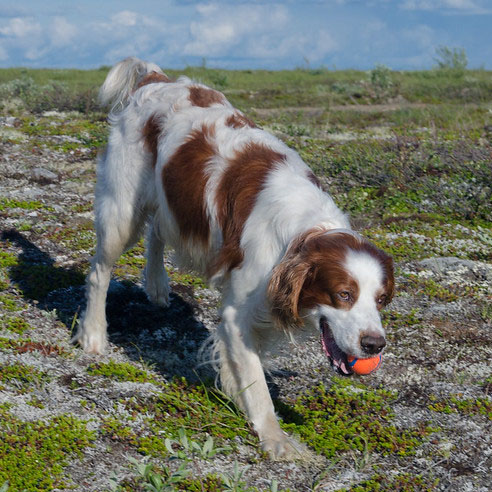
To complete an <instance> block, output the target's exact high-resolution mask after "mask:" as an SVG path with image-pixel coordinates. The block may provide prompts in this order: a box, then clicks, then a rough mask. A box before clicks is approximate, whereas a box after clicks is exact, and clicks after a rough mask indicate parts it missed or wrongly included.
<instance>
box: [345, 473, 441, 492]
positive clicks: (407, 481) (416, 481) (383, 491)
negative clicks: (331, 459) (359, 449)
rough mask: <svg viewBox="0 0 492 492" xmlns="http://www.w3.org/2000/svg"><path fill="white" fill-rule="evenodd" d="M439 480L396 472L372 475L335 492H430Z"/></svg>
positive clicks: (435, 487) (434, 488) (435, 488)
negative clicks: (389, 475) (386, 474)
mask: <svg viewBox="0 0 492 492" xmlns="http://www.w3.org/2000/svg"><path fill="white" fill-rule="evenodd" d="M438 484H439V480H438V479H434V478H432V477H428V476H426V477H423V476H422V475H413V474H411V473H398V474H396V475H393V476H391V477H387V476H384V475H380V474H378V475H374V477H372V478H370V479H369V480H364V481H363V482H361V483H359V484H358V485H355V486H353V487H350V489H342V490H339V491H337V492H395V491H398V492H414V491H419V492H432V491H436V490H438V488H437V487H438Z"/></svg>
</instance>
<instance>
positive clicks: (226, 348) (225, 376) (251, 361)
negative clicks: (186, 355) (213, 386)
mask: <svg viewBox="0 0 492 492" xmlns="http://www.w3.org/2000/svg"><path fill="white" fill-rule="evenodd" d="M246 314H247V313H243V312H241V310H238V309H237V308H236V307H234V306H227V307H225V308H224V310H223V314H222V324H221V326H220V328H219V333H218V337H219V350H220V364H221V368H220V378H221V383H222V386H223V389H224V391H225V392H226V393H227V394H229V396H231V397H232V398H233V399H234V400H235V401H236V402H237V403H238V405H239V406H240V407H241V409H242V410H243V411H244V412H245V413H246V415H247V417H248V419H249V420H250V422H251V423H252V424H253V427H254V429H255V431H256V432H257V433H258V436H259V438H260V443H261V448H262V449H263V451H265V452H267V453H268V454H269V455H270V457H272V458H273V459H293V458H299V457H300V456H301V454H302V453H303V452H304V451H305V448H304V447H303V446H301V445H300V444H299V443H298V442H296V441H295V440H294V439H292V438H290V437H289V436H288V435H287V434H286V433H285V432H284V431H283V430H282V429H281V428H280V425H279V423H278V420H277V417H276V415H275V410H274V407H273V402H272V399H271V397H270V392H269V391H268V386H267V383H266V380H265V374H264V372H263V367H262V365H261V360H260V357H259V355H258V351H257V348H256V343H257V342H256V340H255V338H254V332H253V330H252V329H251V321H250V320H248V319H246V318H247V315H246Z"/></svg>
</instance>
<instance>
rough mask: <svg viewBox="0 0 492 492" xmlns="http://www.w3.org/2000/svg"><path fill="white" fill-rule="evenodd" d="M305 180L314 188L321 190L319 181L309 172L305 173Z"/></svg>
mask: <svg viewBox="0 0 492 492" xmlns="http://www.w3.org/2000/svg"><path fill="white" fill-rule="evenodd" d="M307 179H309V181H311V183H313V185H314V186H317V187H318V188H319V189H320V190H321V189H322V187H321V183H320V181H319V179H318V178H317V176H316V175H315V174H314V173H313V172H312V171H311V170H309V171H308V172H307Z"/></svg>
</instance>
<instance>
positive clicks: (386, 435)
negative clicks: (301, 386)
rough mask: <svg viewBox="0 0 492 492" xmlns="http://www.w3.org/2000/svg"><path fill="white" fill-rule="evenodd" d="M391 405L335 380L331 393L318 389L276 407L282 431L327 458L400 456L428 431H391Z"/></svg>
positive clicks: (384, 394)
mask: <svg viewBox="0 0 492 492" xmlns="http://www.w3.org/2000/svg"><path fill="white" fill-rule="evenodd" d="M395 399H396V394H394V393H391V392H389V391H384V390H368V389H366V388H365V387H364V386H361V385H359V386H353V385H352V384H351V383H347V382H345V381H344V380H342V379H340V378H336V381H335V384H334V385H333V386H332V387H331V388H329V389H327V388H325V387H324V386H323V385H319V386H317V387H315V388H313V389H311V390H309V391H307V392H306V393H304V394H303V395H301V396H300V397H299V398H297V399H296V400H295V401H293V402H292V407H290V406H287V405H285V404H282V403H280V402H276V403H277V410H278V411H279V413H280V415H281V417H282V420H283V422H282V427H283V428H284V429H285V430H286V431H288V432H291V433H293V434H298V435H299V436H300V437H301V438H302V439H303V440H304V441H306V442H308V443H309V444H310V446H312V447H313V448H314V449H315V450H316V451H317V452H318V453H322V454H324V455H325V456H327V457H329V458H331V457H334V456H336V455H338V454H340V453H342V452H346V451H349V450H357V451H359V452H364V451H366V450H368V451H372V452H378V453H381V454H383V455H387V454H396V455H399V456H406V455H409V454H412V453H414V452H415V449H416V448H417V447H418V446H419V445H420V444H421V443H422V441H423V438H424V437H425V436H426V435H427V434H428V433H429V432H430V431H429V430H428V429H426V428H418V429H411V430H402V429H398V428H396V427H395V426H394V425H393V424H392V420H393V417H394V414H393V412H392V410H391V404H392V402H393V401H394V400H395Z"/></svg>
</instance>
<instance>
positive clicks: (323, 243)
mask: <svg viewBox="0 0 492 492" xmlns="http://www.w3.org/2000/svg"><path fill="white" fill-rule="evenodd" d="M393 291H394V276H393V261H392V259H391V257H390V256H389V255H387V254H386V253H384V252H383V251H381V250H380V249H378V248H376V246H374V245H373V244H371V243H370V242H369V241H367V240H366V239H364V238H363V237H362V236H360V235H359V234H357V233H354V232H352V231H344V230H340V231H320V230H311V231H308V232H307V233H305V234H302V235H301V236H299V237H298V238H296V239H295V240H294V241H293V242H292V243H291V245H290V246H289V249H288V250H287V252H286V254H285V256H284V257H283V258H282V260H281V262H280V263H279V264H278V265H277V266H276V267H275V268H274V269H273V272H272V277H271V279H270V282H269V286H268V298H269V301H270V305H271V311H272V316H273V319H274V321H275V322H276V324H278V325H279V326H283V327H286V328H293V327H294V326H299V325H307V326H315V327H316V329H319V330H320V331H321V336H322V345H323V348H324V351H325V353H326V355H327V356H328V357H329V359H330V361H331V363H332V365H333V366H334V367H335V368H336V369H337V370H338V371H339V372H341V373H344V374H350V373H351V370H350V369H349V368H348V365H347V355H351V356H355V357H358V358H368V357H373V356H375V355H377V354H378V353H380V352H381V351H382V349H383V348H384V346H385V345H386V341H385V332H384V329H383V326H382V324H381V318H380V314H379V313H380V310H381V309H382V308H383V307H384V306H385V305H387V304H388V303H389V302H390V301H391V298H392V297H393Z"/></svg>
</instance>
